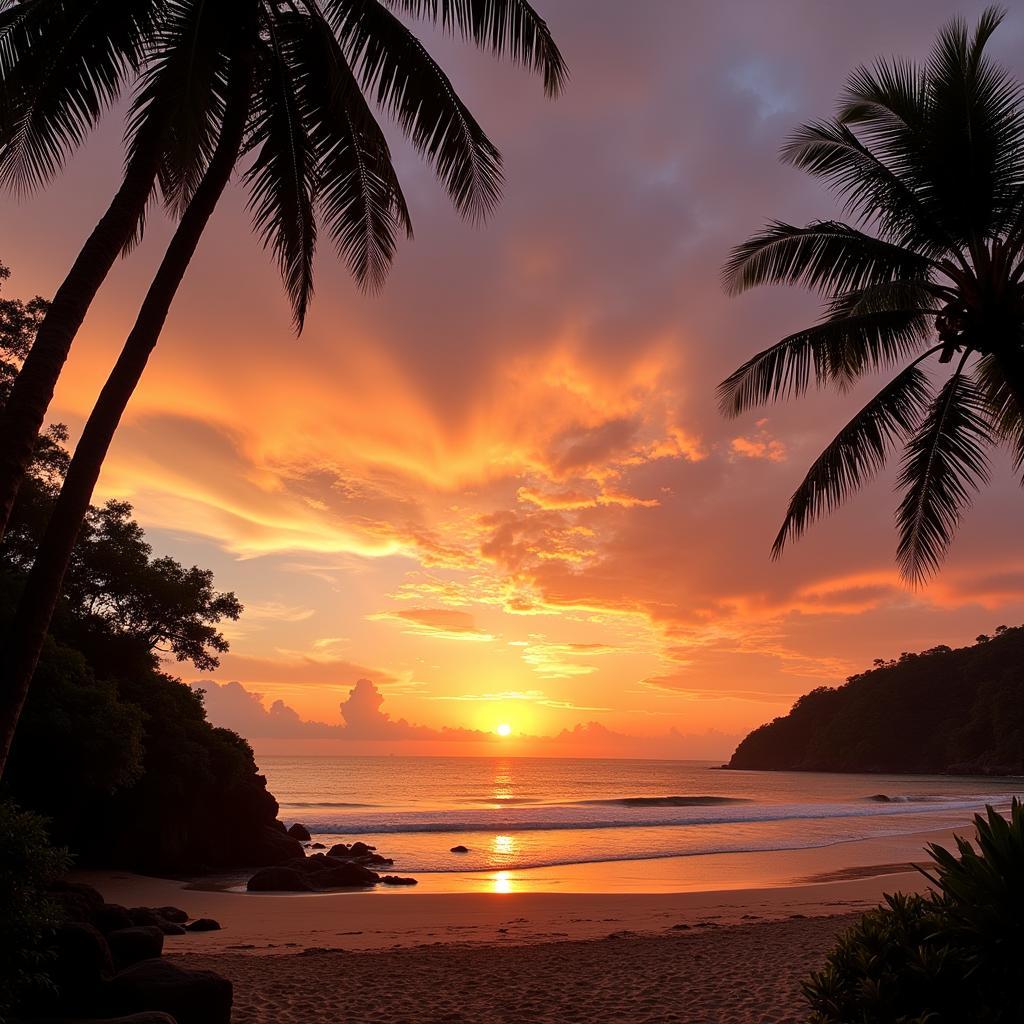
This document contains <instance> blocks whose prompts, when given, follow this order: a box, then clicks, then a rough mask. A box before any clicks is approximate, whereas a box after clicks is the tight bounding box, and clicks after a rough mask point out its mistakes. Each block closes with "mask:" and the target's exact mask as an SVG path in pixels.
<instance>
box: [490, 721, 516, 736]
mask: <svg viewBox="0 0 1024 1024" xmlns="http://www.w3.org/2000/svg"><path fill="white" fill-rule="evenodd" d="M494 731H495V732H496V733H497V734H498V735H499V736H511V735H512V726H511V725H509V724H508V722H502V723H501V725H499V726H498V728H497V729H495V730H494Z"/></svg>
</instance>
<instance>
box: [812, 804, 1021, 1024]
mask: <svg viewBox="0 0 1024 1024" xmlns="http://www.w3.org/2000/svg"><path fill="white" fill-rule="evenodd" d="M974 821H975V826H976V828H977V833H978V836H977V842H978V849H977V850H976V849H975V848H974V846H973V845H972V844H971V843H970V842H969V841H968V840H966V839H962V838H959V837H958V838H957V841H956V842H957V853H958V854H959V856H958V855H957V854H954V853H952V852H950V851H949V850H946V849H944V848H943V847H941V846H937V845H934V844H932V845H930V846H929V847H928V853H929V855H930V856H931V858H932V861H933V862H934V874H928V873H927V872H926V874H928V877H929V879H931V881H932V882H933V884H934V885H935V890H934V891H933V892H931V893H929V894H928V895H926V896H917V895H913V896H905V895H902V894H896V895H894V896H886V898H885V904H884V905H883V906H881V907H878V908H877V909H875V910H872V911H869V912H868V913H867V914H865V915H864V917H863V918H862V919H861V920H860V922H858V924H856V925H855V926H854V927H853V928H851V929H849V930H848V931H847V932H846V933H845V934H843V935H842V936H841V937H840V939H839V943H838V945H837V946H836V948H835V949H834V950H833V951H832V952H831V953H830V954H829V956H828V960H827V963H826V965H825V967H824V969H823V970H821V971H817V972H815V973H813V974H812V975H811V977H810V979H809V980H808V981H806V982H805V983H804V994H805V995H806V997H807V999H808V1001H809V1002H810V1004H811V1007H812V1010H813V1012H812V1015H811V1018H810V1020H811V1024H868V1022H878V1024H883V1022H885V1024H888V1022H891V1024H947V1022H948V1024H954V1022H956V1024H962V1022H965V1021H972V1022H974V1024H1004V1022H1005V1024H1010V1022H1020V1021H1022V1020H1024V986H1022V985H1021V982H1020V970H1021V964H1022V963H1024V805H1022V804H1021V802H1020V801H1019V800H1016V799H1015V800H1014V801H1013V806H1012V809H1011V812H1010V819H1009V821H1007V819H1005V818H1004V817H1002V815H1000V814H999V813H997V812H996V811H995V810H993V809H992V808H991V807H989V808H988V809H987V816H986V817H982V816H981V815H977V816H976V817H975V819H974Z"/></svg>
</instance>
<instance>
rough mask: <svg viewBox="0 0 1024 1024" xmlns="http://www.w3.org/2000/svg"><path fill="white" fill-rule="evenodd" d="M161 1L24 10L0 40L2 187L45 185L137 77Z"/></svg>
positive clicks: (91, 1) (108, 0) (90, 1)
mask: <svg viewBox="0 0 1024 1024" xmlns="http://www.w3.org/2000/svg"><path fill="white" fill-rule="evenodd" d="M160 9H161V3H160V0H77V2H73V0H53V2H50V3H45V4H43V3H34V4H30V5H26V8H25V10H24V11H23V12H22V16H20V17H15V18H11V19H10V20H9V21H8V22H7V23H6V25H5V26H4V30H3V33H2V35H0V81H2V83H3V85H2V91H0V103H2V105H3V109H2V111H0V131H2V135H0V184H3V185H6V186H10V187H13V188H15V189H17V190H19V191H27V190H31V189H33V188H36V187H38V186H40V185H42V184H44V183H45V182H47V181H48V180H49V179H50V178H51V177H52V176H53V175H54V174H55V173H56V172H57V171H58V170H60V168H61V167H62V166H63V164H64V161H65V160H66V159H67V156H68V154H69V153H70V152H71V151H72V150H73V149H75V148H77V147H78V146H79V145H80V144H81V143H82V142H83V140H84V139H85V136H86V134H87V133H88V132H89V130H90V129H92V128H93V127H94V125H95V124H96V122H97V121H98V120H99V118H100V116H101V115H102V114H103V112H104V111H105V110H106V109H108V107H109V106H110V105H111V103H113V102H114V101H115V100H116V99H117V98H118V96H119V95H120V93H121V89H122V88H123V86H124V84H125V81H126V79H128V78H129V77H131V76H133V75H134V74H135V73H137V72H138V70H139V68H140V67H141V65H142V62H143V60H144V57H145V53H146V47H147V45H148V42H149V40H150V38H151V36H152V34H153V32H154V30H155V28H156V25H157V23H158V20H159V17H160Z"/></svg>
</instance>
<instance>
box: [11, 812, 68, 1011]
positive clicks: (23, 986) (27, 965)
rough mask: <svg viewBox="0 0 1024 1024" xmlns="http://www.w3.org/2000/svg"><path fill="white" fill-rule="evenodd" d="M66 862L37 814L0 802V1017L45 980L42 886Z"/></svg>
mask: <svg viewBox="0 0 1024 1024" xmlns="http://www.w3.org/2000/svg"><path fill="white" fill-rule="evenodd" d="M67 867H68V858H67V854H66V853H65V851H63V850H59V849H56V848H54V847H53V846H51V845H50V843H49V838H48V836H47V834H46V827H45V823H44V820H43V819H42V818H40V817H39V816H38V815H36V814H30V813H29V812H27V811H22V810H20V809H19V808H18V807H17V806H16V805H15V804H13V803H12V802H11V801H10V800H3V801H0V1021H3V1020H4V1019H5V1018H6V1017H7V1015H8V1013H9V1012H10V1011H11V1010H12V1009H14V1008H15V1007H16V1006H17V1005H18V1004H19V1003H20V1002H21V1001H22V1000H24V999H27V998H28V997H30V996H31V995H32V994H33V993H34V992H38V991H39V990H41V989H45V988H46V987H47V985H48V984H49V981H48V978H47V976H46V971H45V968H46V962H47V959H48V950H47V945H48V941H49V937H50V935H51V934H52V930H53V928H54V926H55V924H56V923H57V908H56V907H55V906H54V904H53V902H52V901H51V900H50V899H49V898H48V897H47V895H46V889H47V886H48V885H49V884H50V883H51V882H53V881H54V879H56V878H58V877H59V876H60V875H62V874H63V873H64V872H65V871H66V870H67Z"/></svg>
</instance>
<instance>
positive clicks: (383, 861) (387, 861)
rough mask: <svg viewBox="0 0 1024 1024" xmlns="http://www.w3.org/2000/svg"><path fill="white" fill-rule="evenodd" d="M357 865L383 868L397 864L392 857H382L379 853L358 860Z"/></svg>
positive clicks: (369, 854)
mask: <svg viewBox="0 0 1024 1024" xmlns="http://www.w3.org/2000/svg"><path fill="white" fill-rule="evenodd" d="M356 863H357V864H380V865H382V866H383V867H387V868H389V867H391V865H392V864H394V863H395V862H394V861H393V860H392V859H391V858H390V857H382V856H381V855H380V854H379V853H368V854H366V855H365V856H363V857H358V858H357V859H356Z"/></svg>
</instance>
